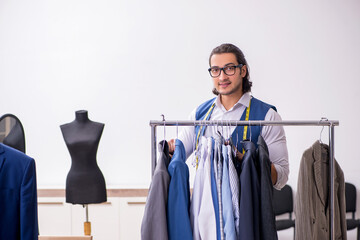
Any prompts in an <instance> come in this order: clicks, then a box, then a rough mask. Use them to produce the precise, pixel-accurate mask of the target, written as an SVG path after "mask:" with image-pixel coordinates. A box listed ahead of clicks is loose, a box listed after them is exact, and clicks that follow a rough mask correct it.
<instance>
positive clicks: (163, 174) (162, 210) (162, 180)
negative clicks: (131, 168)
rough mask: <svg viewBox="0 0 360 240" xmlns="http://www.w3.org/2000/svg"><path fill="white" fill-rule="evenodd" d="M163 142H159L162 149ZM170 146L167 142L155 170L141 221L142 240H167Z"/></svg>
mask: <svg viewBox="0 0 360 240" xmlns="http://www.w3.org/2000/svg"><path fill="white" fill-rule="evenodd" d="M162 144H163V142H160V143H159V148H160V149H162V146H163V145H162ZM169 161H170V157H169V148H168V145H167V142H165V145H164V149H163V151H162V152H161V153H160V156H159V158H158V162H157V165H156V168H155V171H154V176H153V179H152V182H151V185H150V188H149V194H148V197H147V199H146V205H145V212H144V217H143V219H142V223H141V239H142V240H167V239H168V232H167V220H166V206H167V198H168V190H169V183H170V176H169V173H168V170H167V167H168V165H169Z"/></svg>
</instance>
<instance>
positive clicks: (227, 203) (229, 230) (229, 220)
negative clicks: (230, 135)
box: [221, 145, 237, 240]
mask: <svg viewBox="0 0 360 240" xmlns="http://www.w3.org/2000/svg"><path fill="white" fill-rule="evenodd" d="M222 155H223V159H224V161H223V171H222V173H223V174H222V189H221V190H222V204H223V209H222V210H223V211H222V212H223V225H224V239H226V240H236V239H237V236H236V231H235V221H234V212H233V204H232V196H231V189H230V180H229V158H228V149H227V147H226V146H225V145H222Z"/></svg>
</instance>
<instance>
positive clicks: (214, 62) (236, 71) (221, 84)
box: [169, 44, 289, 189]
mask: <svg viewBox="0 0 360 240" xmlns="http://www.w3.org/2000/svg"><path fill="white" fill-rule="evenodd" d="M209 64H210V68H209V69H208V70H209V73H210V76H211V77H212V79H213V82H214V88H213V93H214V94H215V95H217V97H216V98H215V99H211V100H209V101H207V102H205V103H203V104H201V105H200V106H199V107H197V108H196V109H194V110H193V112H192V113H191V115H190V119H191V120H221V121H224V122H226V121H227V120H265V121H280V120H281V117H280V115H279V114H278V113H277V112H276V108H275V107H274V106H271V105H269V104H267V103H264V102H262V101H260V100H258V99H256V98H254V97H252V96H251V94H250V91H251V86H252V82H251V81H250V75H249V69H248V64H247V62H246V59H245V57H244V54H243V53H242V51H241V50H240V49H239V48H238V47H236V46H234V45H232V44H222V45H220V46H218V47H216V48H214V49H213V51H212V52H211V54H210V58H209ZM247 116H248V117H247ZM218 130H220V131H221V132H222V135H223V136H224V137H225V138H230V137H231V138H232V139H233V143H235V144H236V146H237V149H238V150H239V154H238V158H240V159H241V158H242V154H241V149H242V144H241V143H240V142H241V141H242V140H243V132H244V126H239V127H235V126H231V127H229V126H226V127H218V128H216V127H207V128H206V129H205V131H204V132H203V135H204V136H206V137H209V136H214V135H215V134H216V132H217V131H218ZM198 131H199V127H187V128H185V129H184V131H182V132H181V134H180V136H179V139H180V140H181V141H182V142H183V144H184V147H185V151H186V155H187V157H189V156H190V155H191V153H192V152H193V150H194V149H195V147H194V146H195V145H196V136H197V135H198V134H197V133H198ZM200 132H201V130H200ZM259 135H261V136H262V137H263V138H264V140H265V142H266V144H267V146H268V149H269V156H270V161H271V179H272V182H273V185H274V187H275V188H276V189H281V188H282V187H283V186H284V185H285V184H286V182H287V180H288V175H289V163H288V152H287V146H286V137H285V132H284V129H283V127H282V126H251V127H249V129H248V130H247V136H248V138H251V140H252V142H254V143H255V144H256V143H257V139H258V136H259ZM169 148H170V152H173V151H174V149H175V144H174V140H173V139H172V140H170V141H169Z"/></svg>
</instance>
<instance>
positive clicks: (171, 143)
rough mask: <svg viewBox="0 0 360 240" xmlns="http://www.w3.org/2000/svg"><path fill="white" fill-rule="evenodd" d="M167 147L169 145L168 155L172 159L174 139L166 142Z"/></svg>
mask: <svg viewBox="0 0 360 240" xmlns="http://www.w3.org/2000/svg"><path fill="white" fill-rule="evenodd" d="M168 145H169V154H170V156H171V157H172V155H173V154H174V151H175V139H170V140H169V141H168Z"/></svg>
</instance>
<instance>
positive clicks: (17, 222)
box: [0, 143, 39, 240]
mask: <svg viewBox="0 0 360 240" xmlns="http://www.w3.org/2000/svg"><path fill="white" fill-rule="evenodd" d="M0 223H1V224H0V239H4V240H5V239H9V240H10V239H11V240H35V239H36V240H37V239H38V235H39V234H38V232H39V229H38V215H37V186H36V167H35V161H34V159H32V158H30V157H29V156H27V155H25V154H24V153H22V152H20V151H18V150H16V149H14V148H11V147H8V146H6V145H4V144H2V143H0Z"/></svg>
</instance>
